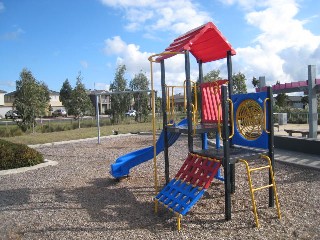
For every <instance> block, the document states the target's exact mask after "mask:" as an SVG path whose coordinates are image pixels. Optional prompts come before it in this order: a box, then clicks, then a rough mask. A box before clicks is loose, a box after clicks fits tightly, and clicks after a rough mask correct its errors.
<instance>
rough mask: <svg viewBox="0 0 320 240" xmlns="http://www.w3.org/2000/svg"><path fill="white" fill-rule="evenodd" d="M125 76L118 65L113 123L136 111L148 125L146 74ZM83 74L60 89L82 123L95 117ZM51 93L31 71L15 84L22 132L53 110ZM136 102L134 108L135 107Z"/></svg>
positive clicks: (212, 76)
mask: <svg viewBox="0 0 320 240" xmlns="http://www.w3.org/2000/svg"><path fill="white" fill-rule="evenodd" d="M125 75H126V66H125V65H119V66H118V67H117V69H116V72H115V77H114V80H113V82H112V83H111V85H110V91H111V92H112V94H111V96H110V99H111V109H110V110H109V112H110V114H111V115H112V118H113V121H114V122H115V123H118V122H120V121H122V120H123V118H124V117H125V112H126V111H128V110H129V109H131V108H132V107H133V109H135V110H136V111H137V113H138V114H137V115H136V121H140V122H141V121H146V120H147V116H148V115H149V112H150V105H149V104H150V95H149V93H148V91H147V90H149V81H148V78H147V77H146V75H145V73H143V72H142V71H140V72H139V73H138V74H135V76H134V77H133V78H132V79H131V81H130V82H129V84H128V81H127V79H126V78H125ZM221 79H222V78H221V77H220V71H219V70H212V71H210V72H208V73H207V74H206V75H205V76H204V82H213V81H216V80H221ZM232 79H233V92H234V93H235V94H237V93H246V92H247V86H246V77H245V75H244V74H243V73H241V72H239V73H236V74H233V75H232ZM82 80H83V78H82V76H81V72H79V74H78V76H77V78H76V85H75V87H74V88H72V86H71V85H70V82H69V80H68V79H66V80H65V81H64V82H63V85H62V87H61V89H60V101H61V102H62V104H63V106H64V107H65V109H66V111H67V113H68V114H69V115H73V116H74V117H75V118H76V119H78V120H79V121H78V122H79V128H80V118H81V117H82V116H83V115H84V114H90V115H91V114H93V113H94V107H93V105H92V102H91V100H90V98H89V96H88V92H87V90H86V88H85V86H84V84H83V83H82ZM258 83H259V81H258V80H257V79H256V78H255V77H253V79H252V84H253V85H254V86H257V85H258ZM286 99H287V96H286V95H285V94H278V95H277V97H276V103H277V104H278V105H280V106H282V105H284V104H285V100H286ZM49 102H50V96H49V89H48V87H47V85H46V84H45V83H44V82H40V81H37V80H36V79H35V78H34V77H33V75H32V73H31V71H29V70H27V69H23V70H22V72H21V73H20V79H19V80H18V81H17V82H16V92H15V101H14V107H15V108H16V109H17V110H18V111H19V112H20V113H21V115H22V119H21V121H18V125H19V126H20V127H21V129H22V130H23V131H26V130H28V129H30V128H32V127H34V126H35V124H36V121H35V120H36V117H37V116H43V115H44V114H45V113H46V112H47V111H48V110H49V109H50V105H49ZM132 102H133V104H132ZM160 106H161V98H159V97H158V98H157V99H156V108H157V109H158V110H160Z"/></svg>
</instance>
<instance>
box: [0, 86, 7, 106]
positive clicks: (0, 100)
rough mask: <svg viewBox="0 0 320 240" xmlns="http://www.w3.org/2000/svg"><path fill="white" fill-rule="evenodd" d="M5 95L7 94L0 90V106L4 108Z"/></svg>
mask: <svg viewBox="0 0 320 240" xmlns="http://www.w3.org/2000/svg"><path fill="white" fill-rule="evenodd" d="M5 93H7V92H6V91H2V90H0V106H4V94H5Z"/></svg>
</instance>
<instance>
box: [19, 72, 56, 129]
mask: <svg viewBox="0 0 320 240" xmlns="http://www.w3.org/2000/svg"><path fill="white" fill-rule="evenodd" d="M49 101H50V95H49V89H48V87H47V85H46V84H45V83H43V82H39V81H37V80H36V79H35V78H34V77H33V75H32V73H31V71H29V70H27V69H23V70H22V72H21V73H20V80H18V81H16V92H15V100H14V103H13V105H14V107H15V108H16V109H17V110H18V111H19V113H20V114H21V116H22V119H21V121H18V122H17V124H18V126H19V127H20V128H21V129H22V130H23V131H27V130H28V129H30V128H31V127H32V128H33V131H34V127H35V125H36V117H37V116H42V115H44V114H45V112H46V111H47V110H48V108H49Z"/></svg>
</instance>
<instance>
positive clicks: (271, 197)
mask: <svg viewBox="0 0 320 240" xmlns="http://www.w3.org/2000/svg"><path fill="white" fill-rule="evenodd" d="M267 96H268V98H269V99H270V101H269V103H268V104H267V109H266V111H267V114H268V123H267V129H268V131H269V132H270V133H269V140H268V141H269V142H268V145H269V154H268V155H269V158H270V160H271V166H272V169H273V173H274V172H275V169H274V127H273V111H272V106H273V94H272V88H271V87H270V86H269V87H268V88H267ZM272 179H273V176H271V173H270V171H269V184H272V183H273V182H272ZM269 207H274V192H273V189H272V188H269Z"/></svg>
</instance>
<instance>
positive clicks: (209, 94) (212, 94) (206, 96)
mask: <svg viewBox="0 0 320 240" xmlns="http://www.w3.org/2000/svg"><path fill="white" fill-rule="evenodd" d="M226 82H228V80H218V81H215V82H208V83H202V84H201V85H200V89H201V95H202V122H203V123H217V122H218V108H219V109H220V114H221V115H222V110H221V104H220V102H221V100H220V99H221V85H222V84H225V83H226ZM220 120H222V116H220Z"/></svg>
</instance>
